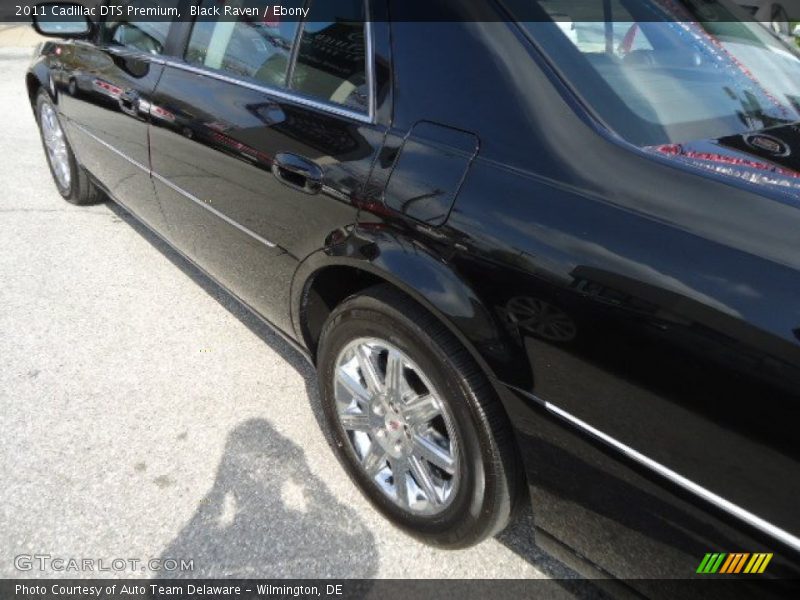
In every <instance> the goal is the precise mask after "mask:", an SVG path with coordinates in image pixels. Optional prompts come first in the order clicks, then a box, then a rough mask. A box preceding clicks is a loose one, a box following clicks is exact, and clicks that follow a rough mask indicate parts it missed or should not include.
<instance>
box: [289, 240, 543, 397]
mask: <svg viewBox="0 0 800 600" xmlns="http://www.w3.org/2000/svg"><path fill="white" fill-rule="evenodd" d="M351 242H352V239H351V241H350V242H349V243H346V244H343V245H342V246H341V247H338V248H337V249H335V250H333V251H332V250H319V251H317V252H315V253H313V254H311V255H310V256H309V257H307V258H306V259H305V260H304V261H303V262H302V263H301V264H300V266H299V267H298V269H297V271H296V273H295V276H294V279H293V281H292V289H291V298H292V303H291V312H292V325H293V327H294V330H295V335H296V336H297V338H298V339H299V340H301V341H302V342H303V343H304V344H305V345H306V347H307V348H308V350H309V352H310V355H311V357H312V360H316V359H315V357H316V351H317V342H318V340H319V334H320V332H321V330H322V325H323V324H324V322H325V319H326V318H327V315H328V314H330V312H331V311H332V310H333V309H334V308H335V307H336V305H338V304H339V303H340V302H341V301H343V300H344V299H345V298H347V297H349V296H350V295H352V294H354V293H357V292H358V291H360V290H363V289H366V288H368V287H370V286H372V285H376V284H381V283H383V284H388V285H391V286H392V287H394V288H396V289H397V290H398V291H400V292H401V293H403V294H405V295H406V296H408V297H410V298H411V299H412V300H414V301H415V302H416V303H417V304H419V305H420V306H421V307H422V308H423V309H425V310H426V311H428V312H429V313H431V314H432V315H433V316H434V317H436V318H437V319H438V320H439V321H440V322H441V323H443V324H444V325H445V327H447V329H448V330H449V331H450V333H452V334H453V336H454V337H455V338H456V339H458V340H459V342H460V343H461V344H462V345H463V346H464V348H465V349H466V350H467V351H468V352H469V354H470V355H471V356H472V358H473V359H474V360H475V362H476V363H477V364H478V366H479V367H480V368H481V370H482V371H483V373H484V374H485V375H486V376H487V377H488V378H489V379H490V381H492V385H493V387H495V388H496V387H497V385H496V380H498V379H499V380H501V381H508V380H509V379H508V377H509V375H510V374H513V377H514V380H516V381H519V380H520V379H521V378H522V379H528V378H530V379H531V380H532V376H533V375H532V373H531V372H530V363H529V362H528V361H527V360H525V359H524V357H522V356H521V355H520V354H519V353H518V352H515V351H514V350H513V345H512V343H511V340H510V339H509V333H508V331H507V330H506V329H505V328H504V327H503V326H502V324H501V323H500V322H499V320H498V318H497V317H496V315H495V314H494V312H493V311H491V310H490V309H489V308H488V307H487V306H485V305H484V303H483V302H482V301H481V300H480V298H479V296H478V294H477V293H476V292H475V291H474V290H473V289H472V287H471V286H470V285H469V283H468V282H467V281H465V280H464V279H463V278H461V277H460V276H459V274H458V273H457V272H456V271H455V270H454V269H453V268H452V267H451V266H450V265H448V264H447V263H446V262H445V261H443V260H441V259H440V258H437V257H436V256H435V255H434V254H433V253H432V252H429V251H427V250H426V249H425V248H423V247H420V245H419V244H416V243H411V242H409V241H408V240H400V239H398V238H396V237H392V236H389V237H388V239H387V236H385V235H384V236H376V237H371V236H369V237H367V239H364V238H362V239H359V240H357V241H356V242H355V243H351Z"/></svg>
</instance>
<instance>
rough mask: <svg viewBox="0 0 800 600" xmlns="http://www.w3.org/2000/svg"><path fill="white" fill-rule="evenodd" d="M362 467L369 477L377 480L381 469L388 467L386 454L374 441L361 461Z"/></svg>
mask: <svg viewBox="0 0 800 600" xmlns="http://www.w3.org/2000/svg"><path fill="white" fill-rule="evenodd" d="M361 465H362V466H363V467H364V470H365V471H366V472H367V475H369V476H370V477H371V478H372V479H375V477H376V476H377V475H378V473H379V472H380V471H381V469H383V467H384V466H385V465H386V452H384V451H383V448H381V447H380V446H379V445H378V444H377V443H376V442H374V441H373V442H372V443H371V444H370V447H369V450H368V451H367V453H366V454H365V455H364V458H363V459H361Z"/></svg>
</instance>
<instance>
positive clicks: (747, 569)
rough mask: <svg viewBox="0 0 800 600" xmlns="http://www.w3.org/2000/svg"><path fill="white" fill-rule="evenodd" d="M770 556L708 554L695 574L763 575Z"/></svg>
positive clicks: (738, 553) (746, 553)
mask: <svg viewBox="0 0 800 600" xmlns="http://www.w3.org/2000/svg"><path fill="white" fill-rule="evenodd" d="M772 556H773V554H772V553H766V552H761V553H755V554H750V553H749V552H732V553H730V554H726V553H724V552H713V553H712V552H709V553H708V554H706V555H705V556H704V557H703V560H702V561H701V562H700V566H699V567H697V572H698V573H703V574H713V573H725V574H735V573H743V572H744V573H750V574H756V573H763V572H764V570H765V569H766V568H767V565H768V564H769V562H770V561H771V560H772ZM748 559H749V560H748ZM745 565H747V566H745Z"/></svg>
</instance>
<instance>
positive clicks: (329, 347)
mask: <svg viewBox="0 0 800 600" xmlns="http://www.w3.org/2000/svg"><path fill="white" fill-rule="evenodd" d="M358 337H372V338H378V339H381V340H385V341H387V342H389V343H390V344H392V345H394V346H396V347H397V348H399V349H400V350H402V351H403V352H404V353H405V354H406V355H407V356H408V357H409V358H411V360H413V361H414V362H415V363H416V364H417V366H419V368H420V369H422V371H423V372H424V373H425V375H426V376H427V377H428V379H429V380H430V382H431V383H432V385H433V386H434V388H435V389H436V390H437V392H438V393H439V395H440V396H441V398H442V400H443V401H444V402H446V403H447V406H448V408H449V410H450V413H451V415H452V417H453V419H452V420H453V427H454V428H455V430H456V435H457V437H458V442H457V443H458V452H459V485H458V489H457V490H456V496H455V497H454V498H453V500H452V501H451V503H450V504H449V506H448V507H447V508H446V509H445V510H444V511H442V512H441V513H438V514H435V515H430V516H420V515H414V514H413V513H409V512H408V511H404V510H403V509H401V508H400V507H398V506H397V505H396V504H395V503H394V502H393V501H392V500H391V499H390V498H388V497H387V496H386V495H385V494H384V493H383V492H382V491H381V490H380V489H379V488H378V486H377V485H376V484H375V483H374V482H373V481H371V479H370V478H369V477H368V476H367V475H366V474H365V473H364V471H363V469H362V468H361V466H360V461H359V459H358V457H357V456H356V454H355V452H354V450H353V448H352V445H351V444H350V441H349V439H348V438H347V434H346V433H345V431H344V429H343V428H342V426H341V423H340V422H339V418H338V416H337V414H336V403H335V397H334V387H333V381H334V373H335V369H336V359H337V357H338V355H339V353H340V351H341V350H342V348H343V347H344V346H345V345H346V344H347V343H348V342H350V341H352V340H353V339H355V338H358ZM318 376H319V384H320V390H321V397H322V405H323V409H324V412H325V417H326V421H327V423H328V426H329V431H330V432H331V433H332V436H333V439H334V443H335V444H336V447H337V449H338V451H339V454H340V458H341V459H343V463H344V466H345V468H346V469H347V471H348V473H349V474H350V476H351V477H352V478H353V479H354V480H355V481H356V482H357V483H358V484H359V485H360V487H361V488H362V490H364V492H365V493H366V495H367V497H368V498H369V499H370V501H371V502H372V503H373V504H374V505H375V506H376V507H377V508H378V509H379V510H380V511H381V512H383V513H384V514H385V515H386V516H388V517H389V518H390V519H391V520H392V521H394V522H395V523H396V524H398V525H400V526H401V527H403V528H404V529H406V530H408V531H409V532H410V533H412V534H414V535H417V536H418V537H424V538H425V541H426V542H428V543H435V544H440V545H451V544H453V543H456V542H459V541H461V540H462V539H463V538H464V537H465V536H469V532H470V531H472V530H474V529H475V528H476V526H477V524H478V521H479V520H480V518H481V516H482V514H483V513H484V512H485V510H486V509H487V507H486V502H487V490H486V486H487V478H486V469H485V467H484V464H486V463H487V460H488V456H487V450H488V448H487V447H486V444H485V443H484V440H483V439H482V436H481V435H480V434H479V432H478V427H477V426H476V423H475V415H474V413H473V411H474V410H475V402H474V401H473V399H472V397H471V391H470V390H469V387H468V386H467V385H466V384H465V382H464V381H463V378H462V377H461V376H460V374H459V373H458V372H457V371H456V370H455V369H453V368H452V367H451V366H450V364H449V361H448V360H447V355H446V353H445V352H444V350H443V349H442V348H441V347H439V345H438V344H437V343H436V342H435V340H433V339H431V338H430V337H429V336H427V335H426V334H425V332H424V330H423V329H421V328H420V327H419V325H417V324H416V323H414V322H413V321H411V320H410V319H408V318H407V317H406V316H405V315H403V314H402V313H400V312H399V311H395V310H394V309H392V308H391V307H389V306H387V305H385V304H383V303H381V302H379V301H377V300H375V299H373V298H369V297H362V298H357V299H355V300H354V301H348V302H345V303H344V304H343V305H342V306H341V307H340V309H337V310H336V311H335V312H334V313H333V314H332V315H331V321H330V323H329V325H328V326H326V328H325V330H324V331H323V335H322V338H321V340H320V354H319V361H318ZM426 534H428V535H430V537H428V535H426ZM448 538H450V539H449V540H448ZM459 545H461V544H459Z"/></svg>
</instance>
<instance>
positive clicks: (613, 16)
mask: <svg viewBox="0 0 800 600" xmlns="http://www.w3.org/2000/svg"><path fill="white" fill-rule="evenodd" d="M367 4H368V5H370V9H369V11H368V14H366V15H365V18H367V19H370V20H373V21H376V20H391V21H405V22H410V21H425V22H431V21H433V22H438V21H450V22H454V21H481V22H485V21H505V20H517V21H558V22H562V23H564V22H566V23H569V22H591V21H604V22H609V21H613V22H631V21H637V22H650V21H722V22H728V21H759V22H762V23H764V24H765V25H773V24H774V23H779V22H785V23H786V24H787V25H786V27H785V28H784V29H785V31H790V30H791V29H793V28H794V27H795V25H796V23H798V22H800V0H775V1H774V2H758V1H751V2H748V1H747V0H608V1H605V2H603V1H601V0H370V1H368V2H367ZM311 5H312V4H311V1H310V0H285V2H284V3H272V2H269V1H268V0H84V1H77V0H68V1H66V2H53V1H52V0H49V1H48V2H36V1H35V0H0V22H29V21H30V20H31V19H32V18H33V16H38V17H40V18H42V17H44V18H50V19H53V18H57V17H63V18H64V19H72V18H76V17H80V16H86V17H88V18H90V19H91V20H93V21H99V20H100V19H104V18H109V19H115V20H126V21H172V20H178V21H194V20H196V19H200V20H214V21H218V20H223V21H238V20H251V21H263V22H264V23H266V24H270V23H275V22H278V21H295V20H301V19H304V18H306V17H307V16H308V14H309V11H310V7H311ZM313 6H314V13H315V14H316V15H319V13H320V12H323V13H324V12H326V11H328V10H329V11H330V12H331V14H332V15H335V13H336V12H337V6H338V7H341V3H340V2H337V0H324V2H322V1H317V2H316V3H314V5H313ZM317 18H319V17H318V16H317Z"/></svg>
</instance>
